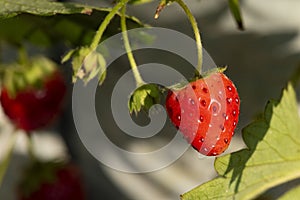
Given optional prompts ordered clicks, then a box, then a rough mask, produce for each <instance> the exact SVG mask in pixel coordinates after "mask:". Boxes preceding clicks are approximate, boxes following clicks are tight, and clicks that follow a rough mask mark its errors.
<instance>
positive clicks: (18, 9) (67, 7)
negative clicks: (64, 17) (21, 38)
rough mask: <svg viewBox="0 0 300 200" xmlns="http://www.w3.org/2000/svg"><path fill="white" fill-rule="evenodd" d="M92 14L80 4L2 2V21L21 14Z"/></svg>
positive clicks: (41, 0)
mask: <svg viewBox="0 0 300 200" xmlns="http://www.w3.org/2000/svg"><path fill="white" fill-rule="evenodd" d="M91 12H92V9H91V8H88V7H84V6H82V5H80V4H73V3H60V2H54V1H48V0H14V1H12V0H0V19H4V18H9V17H14V16H16V15H18V14H20V13H30V14H34V15H43V16H50V15H56V14H74V13H86V14H89V13H91Z"/></svg>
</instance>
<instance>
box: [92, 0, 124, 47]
mask: <svg viewBox="0 0 300 200" xmlns="http://www.w3.org/2000/svg"><path fill="white" fill-rule="evenodd" d="M128 1H129V0H121V1H119V2H118V3H117V4H116V5H115V7H113V8H112V10H111V11H110V12H109V13H108V15H106V17H105V18H104V20H103V22H102V23H101V25H100V26H99V28H98V30H97V32H96V35H95V36H94V38H93V41H92V43H91V45H90V47H91V49H96V48H97V46H98V44H99V42H100V40H101V37H102V35H103V33H104V31H105V30H106V28H107V26H108V25H109V23H110V21H111V20H112V19H113V18H114V16H115V15H116V14H117V13H118V11H119V10H120V9H121V8H122V7H123V6H124V5H126V3H127V2H128Z"/></svg>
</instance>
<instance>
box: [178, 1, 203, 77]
mask: <svg viewBox="0 0 300 200" xmlns="http://www.w3.org/2000/svg"><path fill="white" fill-rule="evenodd" d="M174 1H175V2H177V3H178V4H179V5H180V7H181V8H182V9H183V10H184V12H185V14H186V15H187V17H188V19H189V21H190V23H191V25H192V28H193V31H194V34H195V39H196V45H197V51H198V65H197V68H196V69H197V71H196V76H197V77H199V76H200V74H201V70H202V62H203V58H202V43H201V36H200V31H199V28H198V25H197V21H196V19H195V17H194V16H193V14H192V12H191V11H190V9H189V8H188V7H187V5H186V4H185V3H184V2H183V1H182V0H174Z"/></svg>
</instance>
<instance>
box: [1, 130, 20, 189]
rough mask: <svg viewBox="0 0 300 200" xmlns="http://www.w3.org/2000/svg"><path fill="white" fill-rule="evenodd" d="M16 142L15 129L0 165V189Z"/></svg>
mask: <svg viewBox="0 0 300 200" xmlns="http://www.w3.org/2000/svg"><path fill="white" fill-rule="evenodd" d="M16 140H17V130H16V129H15V130H14V131H13V133H12V134H11V138H10V141H9V143H8V146H7V150H6V153H5V155H4V157H3V159H2V160H1V163H0V187H1V185H2V183H3V179H4V175H5V173H6V171H7V168H8V167H9V163H10V161H11V157H12V156H13V149H14V146H15V144H16Z"/></svg>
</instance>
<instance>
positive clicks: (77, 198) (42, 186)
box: [17, 161, 85, 200]
mask: <svg viewBox="0 0 300 200" xmlns="http://www.w3.org/2000/svg"><path fill="white" fill-rule="evenodd" d="M24 172H25V173H24V176H23V177H22V180H21V181H20V183H19V185H18V188H17V194H18V199H19V200H84V199H85V194H84V193H85V192H84V189H83V184H82V181H81V177H80V171H79V169H78V167H77V166H75V165H74V164H71V163H58V162H40V161H35V162H34V163H32V164H31V166H30V167H29V168H28V169H26V171H24Z"/></svg>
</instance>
